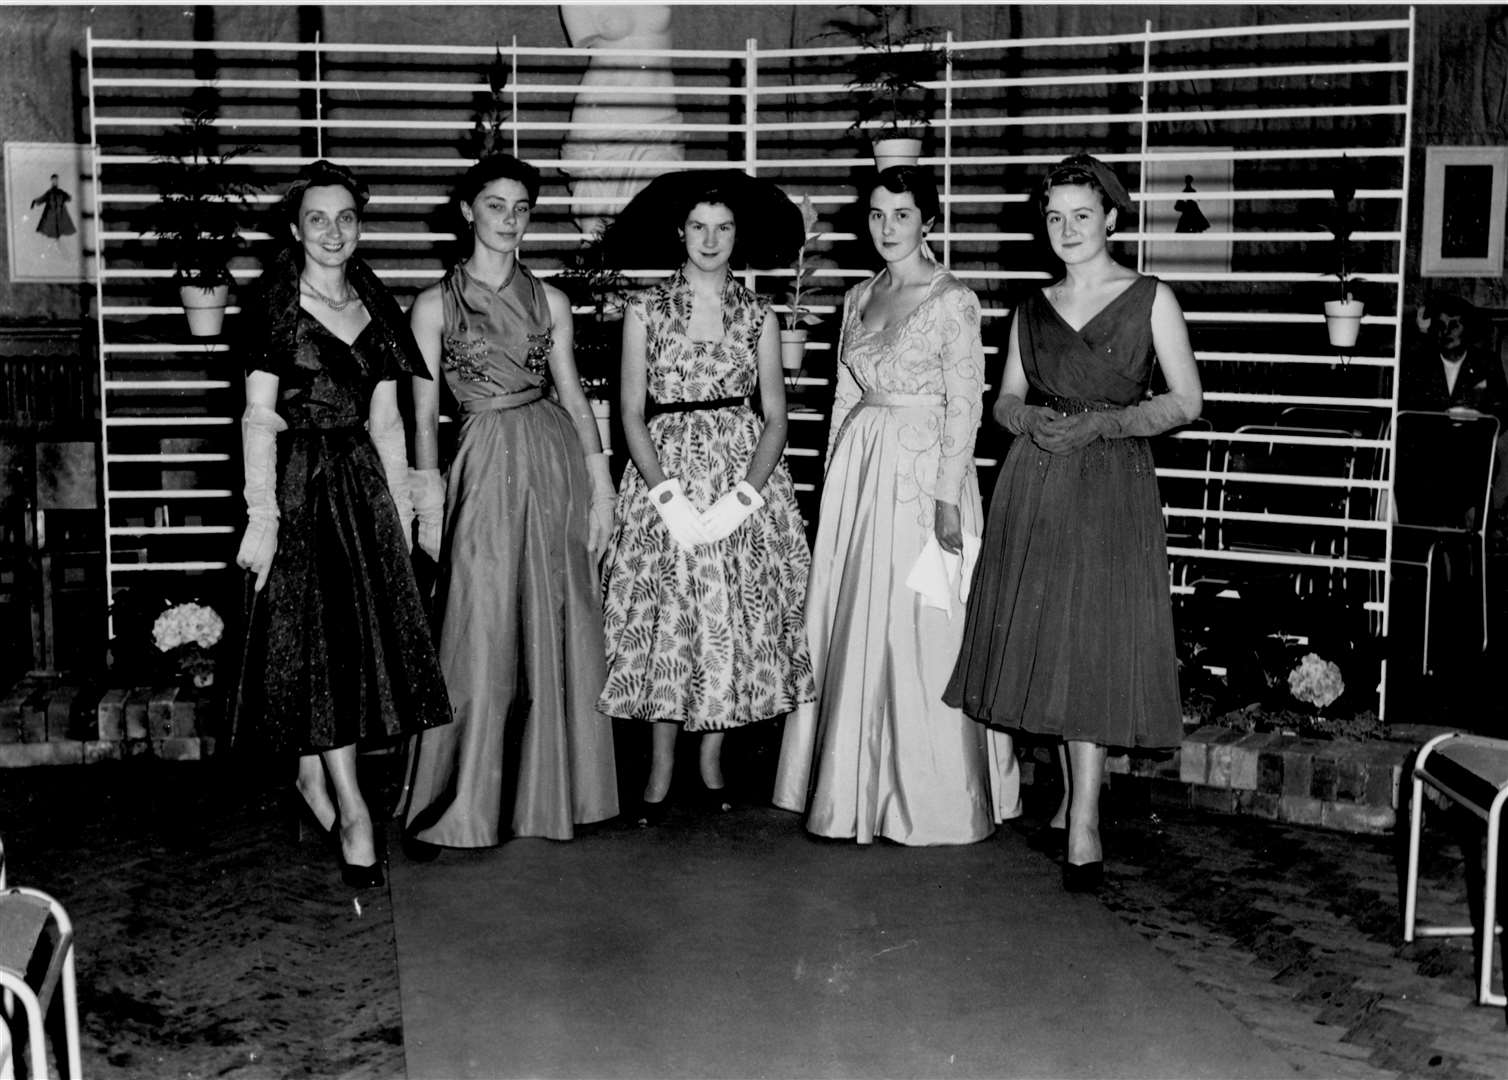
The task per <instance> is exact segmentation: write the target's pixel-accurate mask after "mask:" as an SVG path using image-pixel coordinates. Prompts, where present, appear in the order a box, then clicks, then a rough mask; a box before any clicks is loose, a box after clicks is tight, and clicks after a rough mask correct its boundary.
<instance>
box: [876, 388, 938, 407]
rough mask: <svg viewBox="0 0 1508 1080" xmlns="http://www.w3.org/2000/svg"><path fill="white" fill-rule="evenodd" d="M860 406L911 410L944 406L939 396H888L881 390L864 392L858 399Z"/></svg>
mask: <svg viewBox="0 0 1508 1080" xmlns="http://www.w3.org/2000/svg"><path fill="white" fill-rule="evenodd" d="M859 404H860V405H874V406H877V407H878V408H881V409H911V408H916V407H918V406H923V407H924V406H928V405H943V404H946V401H945V399H944V398H943V396H942V395H941V394H889V393H886V392H885V391H883V390H866V391H865V392H864V396H863V397H861V398H860V399H859Z"/></svg>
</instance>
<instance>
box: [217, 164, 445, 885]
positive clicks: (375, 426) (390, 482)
mask: <svg viewBox="0 0 1508 1080" xmlns="http://www.w3.org/2000/svg"><path fill="white" fill-rule="evenodd" d="M366 200H367V192H366V185H364V184H362V183H361V182H360V181H359V180H357V179H356V177H355V176H353V175H352V174H351V173H350V172H349V171H348V170H346V169H344V168H341V167H340V166H337V165H332V164H330V163H329V162H327V161H317V162H315V163H314V164H313V165H310V166H308V167H307V168H305V169H304V171H303V172H302V173H300V174H299V178H298V179H297V180H295V181H294V183H293V184H292V186H290V187H289V189H288V192H287V194H286V195H284V197H283V210H284V212H285V213H286V214H287V216H288V220H289V223H290V228H291V230H292V236H293V240H294V244H293V246H292V247H291V248H290V249H289V250H287V251H285V252H283V253H282V254H281V255H280V256H279V257H278V258H277V261H276V262H275V263H274V264H273V265H272V266H271V267H269V268H268V269H267V271H266V272H265V273H264V274H263V275H262V280H261V293H260V296H259V297H258V298H257V299H256V300H255V301H254V302H252V303H251V304H249V305H248V314H247V316H246V319H245V324H246V326H247V329H248V335H249V338H250V340H249V343H248V349H247V357H246V372H247V375H246V413H245V415H244V416H243V417H242V420H241V439H242V445H243V457H244V459H245V469H246V489H245V494H246V506H247V518H248V524H247V527H246V533H245V535H244V536H243V538H242V541H241V549H240V552H239V553H238V554H237V557H236V562H237V564H238V565H239V566H242V567H244V568H246V569H247V570H249V571H251V572H252V574H253V575H255V576H254V577H248V579H247V631H246V641H245V648H244V651H243V654H242V657H241V670H240V672H239V677H238V680H237V685H236V693H235V695H234V697H233V699H232V721H231V730H232V733H233V736H234V738H235V740H236V742H237V743H238V744H243V745H244V744H247V743H252V744H255V745H257V746H258V747H259V748H261V749H267V750H271V751H274V752H284V753H297V754H299V755H300V757H299V771H298V788H299V792H300V794H301V795H302V796H303V798H304V801H305V803H306V804H307V806H308V808H309V811H310V812H311V813H312V814H313V816H314V817H315V819H316V820H317V821H318V822H319V825H320V828H321V829H322V830H324V831H326V832H328V833H330V834H331V835H332V836H336V835H337V834H338V841H339V846H340V852H341V870H342V878H343V879H344V880H345V882H346V884H348V885H350V886H352V887H355V888H361V887H367V886H375V885H380V884H382V867H381V864H380V859H379V855H378V852H377V848H376V843H375V839H374V836H373V829H372V819H371V813H370V811H369V810H368V808H367V804H366V800H365V799H363V798H362V794H361V790H360V788H359V787H358V786H357V780H356V750H357V746H358V744H363V745H367V744H376V743H381V742H385V741H392V740H396V739H397V738H399V737H400V736H402V735H404V734H410V733H413V732H416V731H419V730H422V729H424V728H427V727H431V726H434V725H441V724H445V723H446V722H447V721H448V720H449V719H450V706H449V703H448V701H447V699H446V695H445V686H444V683H443V682H442V680H441V676H440V665H439V661H438V659H437V658H436V656H435V647H434V644H433V642H432V640H431V638H430V633H429V626H428V624H427V621H426V619H425V614H424V605H423V602H422V601H421V599H420V596H419V587H418V585H417V583H416V582H415V581H414V571H413V567H412V565H411V564H410V562H409V555H408V549H409V540H408V535H407V534H408V530H409V529H410V528H411V527H412V518H413V510H412V508H411V506H410V503H409V497H408V447H407V443H406V441H405V439H404V433H403V420H402V417H401V415H400V414H399V411H398V391H397V380H398V378H400V377H403V378H407V377H409V376H420V377H422V376H423V374H424V360H423V358H422V357H421V356H420V355H419V350H418V349H417V348H415V347H414V339H413V337H412V335H410V333H409V330H408V324H407V322H406V321H405V319H404V317H403V312H402V311H401V310H400V309H399V307H398V305H397V303H396V302H395V301H394V300H393V298H392V296H391V295H390V294H389V293H388V291H387V290H386V289H385V288H384V287H383V286H382V283H381V282H380V281H378V280H377V276H376V275H375V274H373V273H372V271H371V270H370V269H369V268H368V267H367V265H366V264H365V263H364V262H362V261H361V260H360V259H358V258H356V256H355V251H356V242H357V239H358V238H359V237H360V235H361V208H362V206H363V205H365V203H366ZM332 788H333V789H334V799H333V800H332V799H331V789H332Z"/></svg>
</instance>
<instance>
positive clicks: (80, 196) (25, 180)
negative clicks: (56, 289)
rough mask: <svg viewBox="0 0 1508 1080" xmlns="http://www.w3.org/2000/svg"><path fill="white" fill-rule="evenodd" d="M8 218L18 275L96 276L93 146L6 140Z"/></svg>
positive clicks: (50, 278)
mask: <svg viewBox="0 0 1508 1080" xmlns="http://www.w3.org/2000/svg"><path fill="white" fill-rule="evenodd" d="M5 220H6V225H7V228H6V240H7V252H8V254H9V257H10V279H11V280H12V281H88V280H91V279H92V277H93V265H92V264H93V257H94V250H93V248H94V244H93V231H94V170H93V169H92V168H91V167H90V164H89V148H88V147H87V146H79V145H77V144H75V143H28V142H8V143H6V144H5Z"/></svg>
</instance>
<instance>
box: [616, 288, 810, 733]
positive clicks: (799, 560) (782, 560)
mask: <svg viewBox="0 0 1508 1080" xmlns="http://www.w3.org/2000/svg"><path fill="white" fill-rule="evenodd" d="M722 300H723V303H722V308H723V336H722V339H721V340H720V341H716V342H705V341H693V340H692V339H691V337H690V335H689V334H688V332H687V326H688V324H689V321H690V318H691V289H690V286H689V285H688V284H687V282H686V279H685V278H684V277H683V276H682V275H681V274H680V273H679V272H678V273H677V274H676V275H675V276H674V277H673V278H672V279H671V280H670V281H668V282H667V283H665V284H663V285H661V286H659V287H658V288H656V289H653V290H651V291H650V292H649V293H648V294H646V295H642V296H639V297H635V298H634V300H633V301H632V303H633V304H634V305H635V308H636V311H637V313H638V315H639V316H640V318H641V319H642V321H643V323H644V326H645V328H646V332H647V338H646V355H647V358H648V362H647V366H648V372H647V375H648V396H649V399H650V401H651V402H653V403H656V404H659V405H665V404H674V405H675V406H676V408H675V409H674V410H672V411H661V412H656V411H655V410H654V408H653V406H650V407H649V408H647V409H646V412H647V413H649V414H650V419H649V434H650V438H651V439H652V440H653V441H654V446H655V453H656V454H657V456H658V458H659V461H660V467H661V468H662V469H663V470H664V472H665V475H666V476H673V477H677V478H679V480H680V481H681V486H682V489H683V490H684V491H685V493H686V496H687V498H689V499H690V500H691V502H692V503H693V504H694V505H695V506H696V507H697V508H698V509H700V510H705V509H707V508H708V507H709V506H711V505H712V504H713V503H714V502H716V501H717V499H718V498H720V497H721V496H722V495H723V494H725V493H726V492H727V491H729V490H730V489H731V488H732V487H733V486H734V485H735V484H737V483H738V482H739V481H740V480H742V479H743V478H744V474H745V472H746V470H747V469H748V465H749V460H750V458H751V457H753V454H754V449H755V446H756V445H757V444H758V442H759V436H760V432H761V431H762V424H761V422H760V419H759V416H758V415H757V414H756V413H755V412H754V411H753V410H752V409H751V408H750V407H749V403H748V396H749V395H750V394H752V393H753V392H754V391H755V389H756V387H757V385H758V378H759V363H758V344H759V335H760V331H761V330H762V328H763V327H764V321H765V319H766V318H768V317H770V315H769V309H768V308H767V306H766V305H764V304H763V303H762V302H761V301H760V300H759V298H758V297H757V296H755V295H754V293H752V292H750V291H749V290H748V289H746V288H744V287H743V286H742V285H741V284H739V283H738V282H737V281H735V280H734V279H733V277H732V276H731V275H730V276H729V277H728V278H727V281H726V283H725V284H724V286H723V297H722ZM691 403H705V404H704V405H703V406H701V407H691V408H684V407H682V406H684V405H687V404H691ZM761 494H762V495H763V496H764V500H765V503H764V506H762V507H761V508H760V509H759V510H757V511H755V512H754V513H753V514H752V515H750V516H749V518H748V519H747V520H745V521H744V522H743V524H741V525H740V526H739V527H738V529H736V530H735V531H734V532H733V533H732V535H730V536H728V537H726V538H725V539H723V540H720V541H717V542H716V543H713V544H704V545H700V546H698V547H697V548H696V549H694V550H692V551H686V550H684V549H682V548H681V547H680V546H679V545H678V544H676V542H675V541H674V540H673V539H671V536H670V533H669V531H668V530H667V529H666V528H665V524H664V522H663V521H662V520H661V519H660V515H659V513H658V512H657V511H656V510H655V508H654V507H653V506H652V505H651V504H650V501H649V494H648V488H647V486H646V484H645V483H644V478H643V477H642V476H640V475H639V470H638V469H637V468H635V467H634V466H633V465H632V464H630V465H629V466H628V467H627V469H625V470H624V474H623V483H622V484H621V485H620V487H619V492H618V524H617V528H616V529H615V530H614V533H613V538H612V541H611V543H610V544H609V546H608V551H607V555H606V558H605V560H604V570H603V580H604V587H605V592H606V596H605V600H604V610H603V621H604V624H605V629H606V633H607V685H606V686H605V687H604V689H603V691H602V698H601V701H600V702H599V703H598V708H599V709H601V711H602V712H604V713H606V714H608V715H609V716H623V717H635V718H638V719H643V720H667V721H675V722H677V723H680V724H682V725H683V726H684V727H685V729H686V730H687V731H723V730H727V729H729V728H734V727H739V726H742V725H744V724H749V723H752V722H754V721H757V720H764V719H768V718H770V717H774V716H779V715H782V714H783V713H787V712H789V711H790V710H791V709H793V708H795V707H796V706H797V705H799V704H801V703H802V702H804V701H810V700H811V699H812V696H813V691H812V672H811V662H810V660H809V659H808V656H807V644H806V630H805V623H804V621H803V616H802V604H803V601H804V599H805V596H806V579H807V572H808V570H809V569H810V567H811V553H810V551H809V550H808V548H807V545H806V532H805V528H804V526H803V525H802V521H801V512H800V509H799V508H798V507H797V505H796V492H795V488H794V487H792V485H791V476H790V473H789V471H787V469H786V467H785V463H784V462H781V463H780V464H778V465H776V466H775V471H774V472H772V473H771V474H770V478H769V479H768V480H767V481H766V482H765V485H764V490H763V491H762V492H761Z"/></svg>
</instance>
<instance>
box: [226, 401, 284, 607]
mask: <svg viewBox="0 0 1508 1080" xmlns="http://www.w3.org/2000/svg"><path fill="white" fill-rule="evenodd" d="M287 430H288V421H286V420H284V419H283V418H282V417H281V416H279V415H278V414H277V413H276V412H274V411H273V410H272V409H269V408H268V407H267V406H265V405H248V406H246V412H245V413H243V414H242V416H241V457H242V460H243V462H244V465H245V472H246V487H245V489H244V491H243V494H244V495H245V497H246V531H245V532H244V533H242V534H241V549H240V550H239V551H238V552H236V565H237V566H239V567H241V568H243V569H245V570H250V571H251V572H252V573H253V574H256V576H257V580H256V583H255V585H253V589H254V590H255V591H257V592H261V591H262V586H263V585H265V584H267V574H268V573H269V572H270V571H271V570H272V557H273V556H274V555H276V554H277V550H278V499H277V471H278V450H277V436H278V432H280V431H287Z"/></svg>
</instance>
